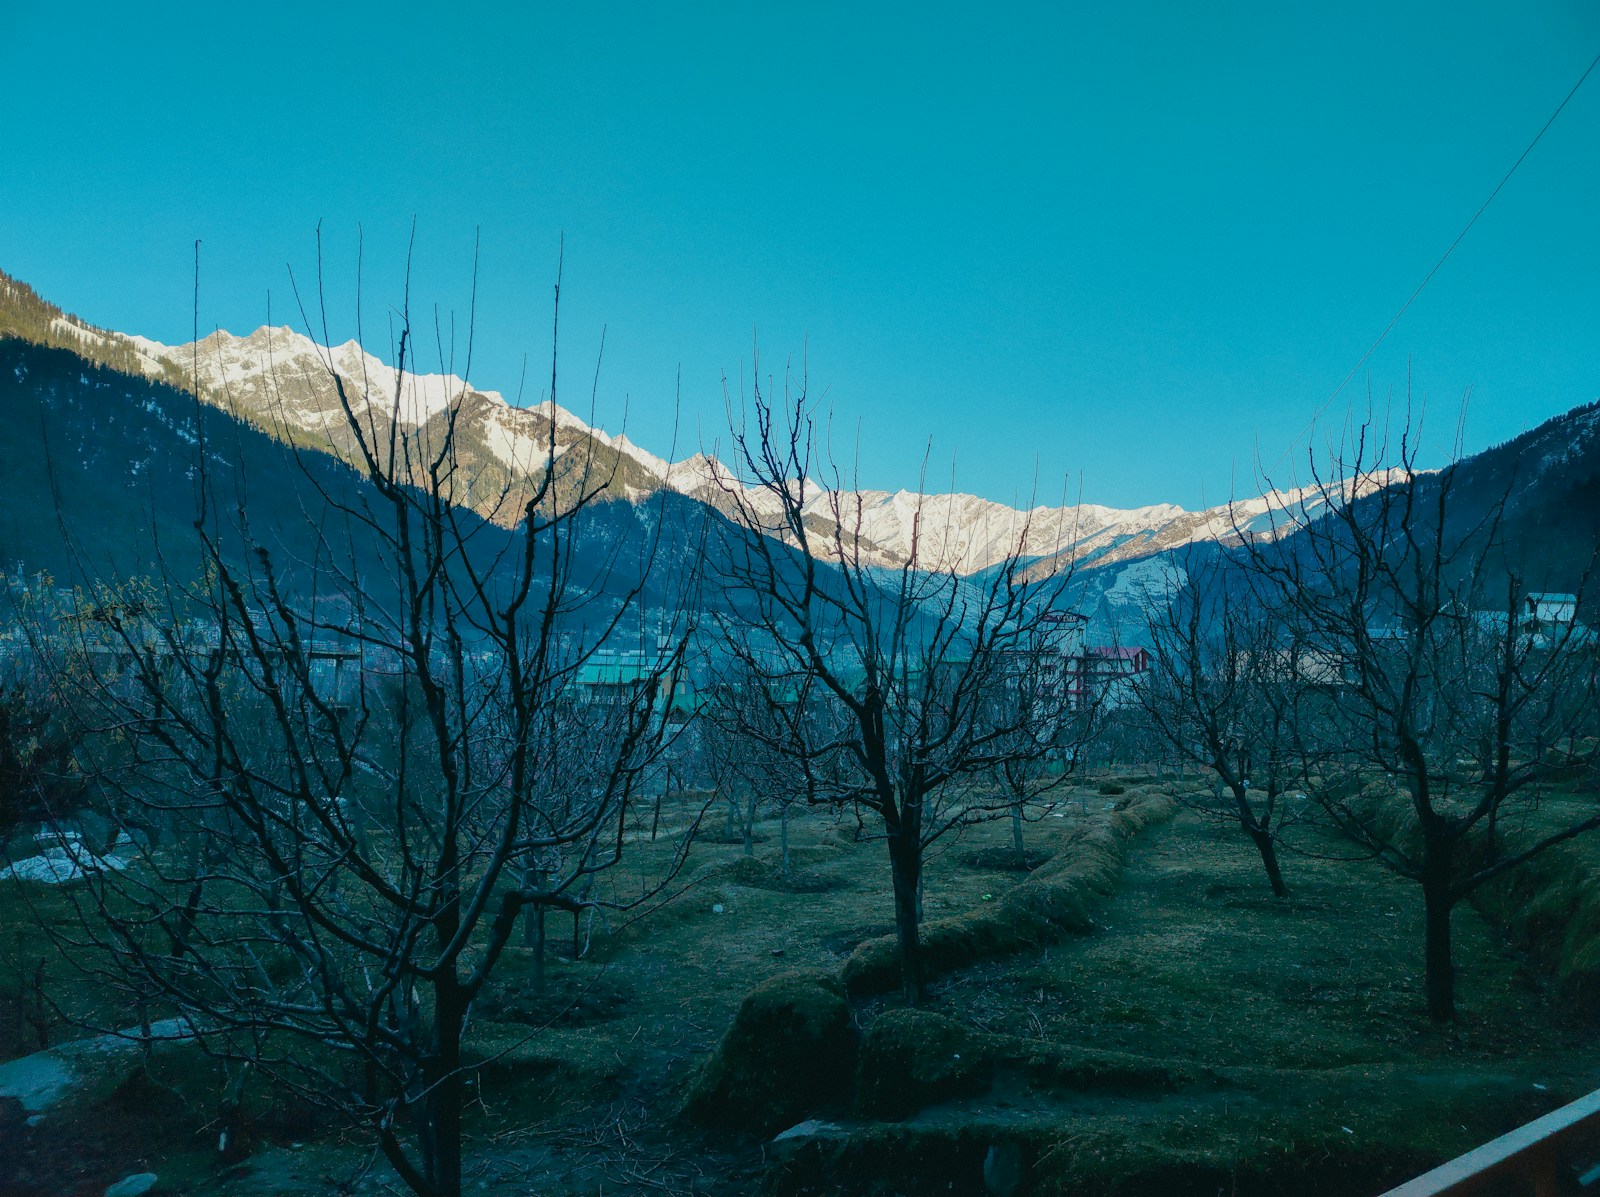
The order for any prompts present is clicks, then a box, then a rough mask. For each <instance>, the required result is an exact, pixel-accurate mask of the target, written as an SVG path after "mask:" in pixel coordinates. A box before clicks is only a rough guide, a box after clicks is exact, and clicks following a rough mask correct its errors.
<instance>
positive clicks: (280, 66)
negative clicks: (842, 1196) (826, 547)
mask: <svg viewBox="0 0 1600 1197" xmlns="http://www.w3.org/2000/svg"><path fill="white" fill-rule="evenodd" d="M141 8H143V9H147V10H148V11H147V12H144V13H141V12H139V11H136V10H138V9H141ZM152 14H156V15H152ZM1597 51H1600V4H1596V3H1595V2H1594V0H1552V2H1551V3H1544V4H1537V5H1530V4H1511V3H1501V4H1486V3H1462V2H1461V0H1451V2H1442V3H1431V2H1430V3H1407V4H1394V3H1392V0H1390V2H1383V3H1358V4H1351V3H1342V4H1336V5H1295V4H1283V3H1281V0H1261V2H1255V3H1222V4H1214V5H1212V4H1206V5H1196V4H1188V3H1138V2H1134V3H1122V4H1105V3H1097V4H1092V5H1090V4H1070V5H1069V4H1062V5H1037V6H1024V5H1018V6H1012V7H1010V8H1003V7H1002V8H996V7H995V6H984V7H982V8H980V7H979V6H977V5H963V6H959V7H957V6H942V5H937V4H933V5H929V4H917V5H911V4H906V5H903V6H899V5H862V4H859V3H857V4H849V5H845V4H839V5H823V4H815V3H807V4H803V5H802V4H776V3H762V4H745V3H741V4H726V5H711V4H681V5H664V4H637V5H620V4H604V3H597V4H573V3H562V4H549V3H532V4H528V5H510V4H508V5H504V6H499V5H473V4H458V5H453V6H440V5H419V4H408V3H401V2H394V3H387V4H383V5H371V6H361V5H353V4H349V5H347V4H337V3H336V4H326V3H325V4H319V5H307V4H302V3H272V4H261V5H234V4H207V5H204V6H199V5H194V6H190V5H182V4H170V5H167V4H163V5H151V6H136V5H126V4H116V5H106V4H100V3H75V4H70V5H43V4H18V3H12V4H5V5H0V267H3V268H4V269H6V270H8V271H10V272H12V273H14V274H16V275H18V276H20V277H21V278H23V279H25V280H27V281H29V282H31V283H33V284H34V285H35V286H37V287H38V288H39V289H40V290H41V291H42V292H43V293H44V294H45V295H46V296H48V297H49V298H51V299H53V300H55V301H56V302H58V303H60V304H62V305H63V306H64V307H67V308H69V309H71V310H74V311H76V312H78V313H79V314H81V315H82V316H84V317H85V318H87V319H89V320H91V321H94V322H96V323H99V324H104V325H108V326H110V327H113V328H118V329H122V330H124V331H129V332H138V333H143V334H145V335H148V336H152V337H156V338H158V339H160V340H164V341H169V342H170V341H180V340H187V339H188V332H189V326H190V319H191V313H190V291H191V285H190V279H191V258H192V243H193V241H194V240H195V239H196V238H199V239H201V240H203V242H204V247H203V251H202V254H203V258H202V267H201V270H202V280H201V324H202V328H203V329H209V328H214V327H218V326H220V327H224V328H228V329H231V330H233V331H236V332H244V331H248V330H249V329H251V328H253V327H255V326H256V325H258V324H261V323H263V322H264V321H265V320H266V318H267V311H268V308H267V303H268V295H269V293H270V295H271V302H272V318H273V320H274V322H276V323H284V322H295V323H298V320H297V318H295V319H291V318H292V317H293V312H292V309H291V299H290V295H289V290H288V285H287V272H286V270H285V266H286V264H293V265H294V266H295V268H296V271H297V273H298V274H299V275H300V277H301V278H302V280H304V281H309V280H310V279H311V278H312V276H313V275H314V269H315V264H314V249H313V246H314V241H313V232H314V229H315V227H316V225H317V222H318V221H319V220H320V221H321V222H322V226H323V229H324V239H325V242H326V245H327V249H328V267H327V268H328V278H329V297H330V300H331V301H332V303H333V305H334V308H335V329H334V331H335V333H336V335H337V337H338V339H341V340H342V339H344V338H345V337H347V336H350V335H353V334H354V331H355V329H354V325H353V321H352V319H351V315H352V313H351V310H350V308H351V305H350V303H349V296H350V294H351V291H352V287H351V283H352V280H353V277H354V273H355V266H354V261H355V259H354V246H355V232H356V228H357V225H358V224H360V225H364V226H365V230H366V288H367V297H366V303H367V313H368V329H367V333H368V341H369V344H373V343H378V342H381V341H382V340H383V339H384V337H385V336H386V332H385V326H384V322H383V312H384V305H385V304H386V303H390V302H398V279H399V276H400V268H401V263H402V261H403V258H404V253H405V243H406V237H407V234H408V230H409V228H410V226H411V222H412V218H413V217H415V218H416V221H417V226H418V243H417V256H416V267H415V271H414V295H415V297H416V299H417V301H418V303H417V307H418V309H419V310H420V311H421V312H422V313H424V314H427V316H426V318H427V320H428V321H429V322H430V323H431V305H432V304H433V303H435V302H437V303H438V305H439V306H440V310H441V311H442V312H444V313H445V314H446V315H448V313H449V312H450V311H452V310H454V311H455V313H456V319H457V323H458V327H464V324H465V320H466V299H467V294H468V285H467V284H468V278H469V276H470V271H471V255H472V244H473V237H474V232H475V230H476V229H479V228H481V230H482V242H483V251H482V264H481V270H480V285H479V290H478V318H477V348H476V356H475V359H474V363H473V369H472V375H473V378H474V381H476V382H477V383H478V384H479V385H480V386H485V387H492V388H497V389H501V390H504V391H506V392H508V394H509V393H510V392H512V391H514V390H515V388H516V385H517V378H518V375H519V373H520V371H521V363H522V360H523V357H524V355H525V354H526V355H527V358H528V361H529V363H530V364H529V377H530V378H534V379H537V378H540V377H541V376H542V375H543V374H544V373H545V372H547V370H548V366H547V364H546V362H547V356H546V354H547V342H548V320H549V300H550V286H551V282H552V279H553V274H554V269H555V262H556V253H557V244H558V239H559V238H560V237H561V235H562V234H563V233H564V234H565V238H566V287H565V292H564V305H563V331H564V337H563V355H564V356H563V361H564V363H565V365H566V366H567V367H568V369H567V370H566V372H565V374H564V381H565V386H566V388H567V389H566V390H565V391H564V394H563V396H562V398H563V399H564V400H565V401H566V402H567V403H568V405H569V406H574V407H576V408H577V409H578V410H580V411H581V410H584V409H585V408H586V406H587V394H588V390H589V385H590V380H591V376H592V373H593V363H594V357H595V352H596V349H597V347H598V345H599V342H600V334H601V329H602V327H604V328H605V329H606V349H605V361H604V365H603V368H602V372H601V377H600V403H599V412H600V415H601V417H602V421H603V423H604V424H605V425H606V426H608V427H612V428H615V427H616V425H617V424H618V423H619V421H620V415H621V412H622V409H623V405H624V402H625V400H626V401H627V402H628V404H629V420H628V431H629V433H630V435H632V436H633V437H634V439H635V440H637V441H639V442H640V443H642V444H644V445H646V446H647V447H649V448H652V449H654V450H656V451H657V452H661V453H666V452H668V450H669V447H670V442H671V438H672V435H673V426H672V410H673V391H674V385H675V379H676V377H677V376H678V372H679V370H680V368H681V371H682V379H683V383H682V391H683V400H682V416H681V418H680V421H679V425H678V430H677V438H678V446H679V447H678V452H679V453H680V455H681V454H683V453H686V452H688V451H691V450H692V449H693V448H695V447H697V445H698V444H699V443H700V442H702V441H704V442H706V443H708V444H709V442H711V441H712V440H714V439H715V438H716V437H717V435H718V433H719V429H720V427H721V425H722V423H723V406H722V398H721V389H720V379H721V377H722V375H723V374H724V372H726V373H727V374H728V375H729V376H730V377H732V378H733V379H735V380H736V381H737V379H738V377H739V375H740V373H741V371H743V372H745V373H746V374H748V372H749V370H750V358H751V351H752V344H753V341H754V340H756V339H759V344H760V346H761V351H762V355H763V367H764V369H780V370H781V367H782V364H783V362H784V360H785V359H786V358H788V357H791V356H793V357H796V358H798V357H799V356H800V354H801V353H802V352H805V351H807V347H808V352H809V363H810V378H811V383H812V386H813V389H814V390H815V391H817V392H822V391H825V392H826V396H827V401H828V402H829V403H830V404H831V406H832V407H833V409H834V411H835V413H836V415H835V418H836V421H837V423H838V426H839V431H838V432H837V433H836V439H837V440H839V441H842V442H844V441H851V440H853V439H854V438H855V437H856V435H857V429H859V438H860V445H861V449H860V476H861V482H862V484H863V485H868V486H877V487H883V488H888V489H893V488H897V487H915V486H916V485H917V484H918V470H919V467H920V464H921V461H922V458H923V452H924V449H925V447H926V445H927V443H928V442H929V440H930V439H931V441H932V445H933V450H932V460H933V463H934V464H933V466H932V468H931V471H930V474H931V477H930V479H929V488H930V489H947V488H948V486H949V482H950V461H951V458H952V456H954V458H955V460H956V466H955V484H956V487H957V488H958V489H962V490H967V491H973V492H976V493H979V494H983V495H987V496H990V497H993V498H997V499H1001V500H1006V501H1010V500H1013V499H1015V498H1017V497H1019V495H1020V496H1021V497H1022V498H1026V497H1027V494H1028V491H1029V490H1030V487H1031V480H1032V478H1033V476H1034V474H1035V471H1036V470H1037V473H1038V476H1039V477H1040V479H1041V482H1040V492H1041V497H1048V498H1052V499H1053V498H1055V497H1058V496H1059V495H1060V493H1061V492H1060V488H1061V481H1060V479H1061V477H1062V475H1063V474H1064V473H1070V474H1071V476H1072V481H1071V484H1070V485H1071V487H1072V490H1073V492H1074V493H1076V491H1077V488H1078V487H1079V485H1080V477H1081V486H1082V494H1083V497H1084V498H1085V499H1087V500H1089V501H1094V502H1103V503H1108V504H1116V505H1132V504H1136V503H1147V502H1160V501H1173V502H1178V503H1182V504H1184V505H1185V506H1195V505H1198V504H1199V503H1200V502H1201V501H1202V498H1204V499H1205V500H1206V501H1209V502H1217V501H1221V500H1222V499H1225V498H1226V497H1227V495H1228V493H1229V491H1230V489H1231V488H1233V487H1235V486H1236V485H1237V487H1238V489H1239V490H1241V491H1244V490H1249V489H1250V475H1251V469H1252V465H1251V463H1252V457H1253V455H1254V453H1255V451H1256V446H1257V445H1259V446H1260V447H1261V450H1262V451H1263V453H1264V454H1265V456H1266V457H1267V458H1269V459H1275V458H1276V457H1277V456H1278V455H1279V454H1280V453H1281V452H1282V451H1283V450H1285V449H1286V448H1288V447H1289V446H1290V444H1291V443H1292V442H1293V441H1294V439H1295V438H1296V436H1297V435H1298V434H1299V433H1300V432H1301V430H1302V429H1303V427H1304V426H1305V423H1306V421H1307V420H1308V419H1309V418H1310V417H1311V415H1312V414H1313V413H1314V412H1315V411H1316V410H1317V409H1318V408H1319V407H1320V406H1321V404H1322V403H1323V402H1324V400H1326V399H1327V397H1328V395H1329V393H1330V392H1331V391H1332V390H1333V388H1334V387H1335V386H1336V385H1337V384H1338V383H1339V380H1340V379H1341V378H1343V377H1344V375H1345V373H1346V371H1347V370H1348V369H1349V368H1350V366H1351V365H1352V364H1354V362H1355V361H1356V359H1357V358H1359V356H1360V355H1361V353H1362V351H1363V350H1364V349H1365V348H1366V346H1367V345H1368V344H1369V343H1370V342H1371V340H1372V339H1373V337H1375V336H1376V335H1377V333H1378V332H1379V331H1380V330H1381V329H1382V328H1383V326H1384V325H1385V324H1386V323H1387V322H1388V320H1389V318H1390V317H1391V316H1392V315H1393V314H1394V312H1395V310H1396V309H1397V308H1398V307H1399V306H1400V304H1401V303H1403V302H1404V300H1405V298H1406V297H1407V295H1409V294H1410V292H1411V291H1412V289H1413V288H1414V287H1415V286H1416V284H1417V283H1418V282H1419V281H1420V280H1421V279H1422V277H1423V276H1424V275H1425V274H1426V273H1427V271H1428V269H1429V267H1430V266H1431V265H1432V264H1433V262H1434V261H1435V260H1436V259H1437V257H1438V256H1439V254H1440V253H1441V252H1442V251H1443V249H1444V247H1445V246H1446V245H1448V244H1449V242H1450V241H1451V239H1452V238H1453V237H1454V236H1455V235H1456V233H1457V232H1458V231H1459V230H1460V228H1461V227H1462V225H1463V224H1464V223H1465V222H1466V221H1467V219H1468V218H1469V217H1470V216H1471V215H1472V213H1473V212H1474V211H1475V210H1476V208H1477V207H1478V205H1479V204H1480V203H1481V202H1482V201H1483V199H1484V198H1485V197H1486V196H1487V195H1488V194H1489V192H1490V190H1491V189H1492V188H1493V186H1494V184H1495V183H1496V182H1497V181H1498V180H1499V178H1500V176H1501V175H1502V174H1503V173H1504V172H1505V170H1506V168H1507V167H1508V166H1509V165H1510V164H1511V162H1512V161H1514V160H1515V158H1516V157H1517V155H1518V154H1519V153H1520V152H1521V150H1522V149H1523V147H1524V146H1525V145H1526V143H1527V142H1528V140H1529V139H1530V138H1531V137H1532V136H1533V134H1534V133H1535V132H1536V131H1537V130H1538V128H1539V126H1540V125H1541V124H1542V123H1543V122H1544V121H1545V119H1546V118H1547V117H1548V116H1549V115H1550V113H1551V112H1552V111H1553V110H1554V108H1555V106H1556V104H1557V103H1558V102H1559V101H1560V99H1561V97H1562V96H1563V95H1565V94H1566V92H1567V90H1568V88H1569V87H1570V86H1571V85H1572V83H1573V82H1574V80H1576V79H1577V77H1578V75H1579V74H1580V73H1581V72H1582V70H1583V68H1584V66H1586V65H1587V64H1588V62H1589V61H1590V59H1591V58H1592V57H1593V56H1594V55H1595V53H1596V52H1597ZM1408 361H1409V362H1410V364H1411V374H1412V378H1413V380H1414V387H1415V390H1416V392H1417V393H1418V394H1419V395H1420V396H1422V397H1424V398H1426V400H1427V402H1428V403H1429V405H1430V410H1431V411H1432V412H1433V413H1434V414H1435V416H1436V421H1435V430H1436V431H1437V432H1439V433H1440V435H1439V436H1437V437H1436V438H1435V439H1436V441H1437V442H1438V443H1440V444H1441V445H1442V444H1443V443H1444V442H1445V441H1447V440H1448V437H1447V436H1446V435H1444V425H1445V424H1446V423H1448V422H1449V421H1450V420H1452V419H1453V416H1454V412H1455V410H1456V407H1457V404H1458V402H1459V398H1460V395H1461V393H1462V392H1463V391H1464V390H1465V389H1466V388H1469V387H1470V388H1472V389H1473V395H1474V398H1473V403H1472V408H1471V416H1470V421H1469V425H1468V445H1469V448H1480V447H1483V446H1485V445H1487V444H1490V443H1493V442H1496V441H1499V440H1503V439H1505V438H1506V437H1508V436H1511V435H1514V434H1515V433H1516V432H1518V431H1520V430H1521V429H1522V428H1524V427H1526V426H1530V425H1532V424H1534V423H1537V422H1539V421H1540V420H1542V419H1544V418H1546V417H1548V416H1550V415H1553V414H1556V413H1558V412H1561V411H1564V410H1566V409H1568V408H1570V407H1572V406H1574V405H1576V404H1579V403H1582V402H1586V401H1588V400H1591V399H1593V398H1595V397H1596V396H1597V395H1600V71H1597V72H1596V77H1591V79H1590V81H1589V83H1588V84H1587V85H1586V87H1585V88H1584V90H1583V91H1582V92H1580V93H1579V95H1578V97H1577V98H1576V99H1575V100H1574V101H1573V102H1572V104H1571V105H1570V106H1569V107H1568V108H1567V110H1566V112H1565V113H1564V114H1563V115H1562V117H1561V119H1560V120H1559V121H1558V122H1557V123H1556V124H1555V126H1554V127H1552V129H1551V130H1550V132H1549V133H1548V134H1547V135H1546V137H1545V139H1544V140H1543V142H1542V143H1541V144H1540V145H1539V147H1538V148H1537V149H1536V150H1535V151H1534V153H1533V155H1532V156H1531V157H1530V158H1529V159H1528V160H1527V162H1526V163H1524V165H1523V166H1522V168H1521V170H1520V171H1519V172H1518V173H1517V175H1516V176H1515V178H1513V180H1512V181H1511V183H1510V184H1509V186H1508V187H1507V188H1506V190H1505V191H1504V192H1503V193H1502V194H1501V196H1500V198H1499V199H1498V200H1497V201H1496V203H1495V205H1494V206H1493V207H1492V208H1491V209H1490V210H1489V212H1488V213H1487V214H1486V215H1485V216H1484V218H1483V219H1482V220H1481V221H1480V223H1479V224H1478V226H1477V227H1476V228H1475V229H1474V230H1473V232H1472V233H1471V235H1470V236H1469V237H1468V238H1467V239H1466V240H1465V241H1464V242H1463V243H1462V245H1461V247H1460V248H1459V249H1458V250H1457V251H1456V254H1455V256H1454V257H1453V258H1452V259H1451V260H1450V262H1449V263H1448V264H1447V265H1446V266H1445V268H1444V269H1443V270H1442V271H1441V272H1440V274H1439V275H1438V277H1437V278H1436V279H1435V280H1434V282H1433V283H1432V285H1431V286H1430V287H1429V289H1428V290H1427V291H1426V292H1425V293H1424V294H1423V296H1422V297H1421V298H1420V299H1419V300H1418V301H1417V304H1416V305H1415V306H1414V307H1413V308H1412V310H1411V311H1410V312H1409V313H1408V314H1407V316H1406V318H1405V319H1404V320H1403V321H1402V322H1401V324H1400V325H1399V327H1398V328H1397V329H1396V330H1395V332H1394V333H1393V334H1391V336H1390V338H1389V340H1388V342H1387V343H1386V344H1385V346H1384V347H1383V348H1382V349H1381V350H1380V352H1378V353H1377V354H1375V355H1374V356H1373V358H1372V360H1371V361H1370V362H1369V363H1368V365H1367V367H1366V368H1365V369H1364V370H1363V371H1362V373H1361V375H1360V376H1359V377H1358V378H1357V379H1356V380H1355V381H1354V382H1353V383H1352V390H1351V392H1350V394H1351V395H1353V396H1356V397H1359V396H1361V395H1364V394H1365V391H1366V388H1367V386H1368V384H1369V381H1370V385H1371V387H1372V388H1373V389H1374V390H1375V391H1376V392H1377V393H1379V394H1380V395H1382V394H1384V393H1387V392H1390V391H1398V390H1403V388H1404V387H1405V380H1406V372H1407V362H1408ZM530 385H531V386H532V387H533V389H532V390H531V391H530V393H529V394H530V398H538V395H539V392H538V384H537V383H533V384H530ZM1342 405H1343V401H1342V400H1341V402H1340V404H1337V405H1335V406H1336V409H1338V410H1342ZM847 455H848V454H847ZM1236 477H1237V479H1238V481H1237V483H1236V482H1235V478H1236Z"/></svg>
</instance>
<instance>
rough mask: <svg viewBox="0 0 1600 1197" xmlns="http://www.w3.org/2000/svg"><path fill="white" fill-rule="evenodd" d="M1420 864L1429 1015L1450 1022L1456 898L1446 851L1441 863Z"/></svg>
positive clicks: (1452, 1016) (1452, 1014)
mask: <svg viewBox="0 0 1600 1197" xmlns="http://www.w3.org/2000/svg"><path fill="white" fill-rule="evenodd" d="M1433 855H1434V853H1433V852H1430V853H1429V857H1430V859H1429V860H1427V861H1426V863H1425V864H1424V865H1423V875H1422V901H1423V908H1424V912H1425V915H1424V924H1425V949H1424V958H1425V960H1426V968H1427V973H1426V977H1425V980H1424V988H1425V989H1426V991H1427V996H1428V1017H1429V1018H1431V1019H1432V1020H1433V1021H1434V1022H1453V1021H1454V1020H1455V1017H1456V965H1455V957H1454V954H1453V952H1452V951H1451V945H1450V912H1451V910H1452V909H1453V907H1454V906H1455V901H1454V899H1453V897H1452V895H1451V893H1450V870H1449V864H1448V862H1449V853H1448V851H1445V852H1443V853H1442V855H1443V856H1444V858H1445V863H1444V864H1443V865H1442V866H1441V865H1440V864H1439V863H1437V862H1436V861H1434V860H1433V859H1431V857H1432V856H1433Z"/></svg>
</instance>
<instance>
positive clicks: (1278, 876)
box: [1250, 830, 1289, 898]
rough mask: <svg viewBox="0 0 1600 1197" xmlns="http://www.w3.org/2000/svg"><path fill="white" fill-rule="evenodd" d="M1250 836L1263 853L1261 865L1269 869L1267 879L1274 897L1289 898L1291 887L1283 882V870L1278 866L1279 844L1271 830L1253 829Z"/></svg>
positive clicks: (1258, 850) (1257, 849)
mask: <svg viewBox="0 0 1600 1197" xmlns="http://www.w3.org/2000/svg"><path fill="white" fill-rule="evenodd" d="M1250 838H1251V839H1252V840H1254V841H1255V845H1256V851H1257V852H1259V853H1261V867H1262V868H1264V869H1266V871H1267V881H1268V882H1269V883H1270V884H1271V885H1272V896H1273V897H1274V898H1287V897H1288V896H1289V887H1288V886H1287V885H1285V884H1284V883H1283V872H1282V870H1280V869H1279V868H1278V845H1277V841H1275V840H1274V839H1273V838H1272V833H1271V832H1270V831H1261V830H1253V831H1251V832H1250Z"/></svg>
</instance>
